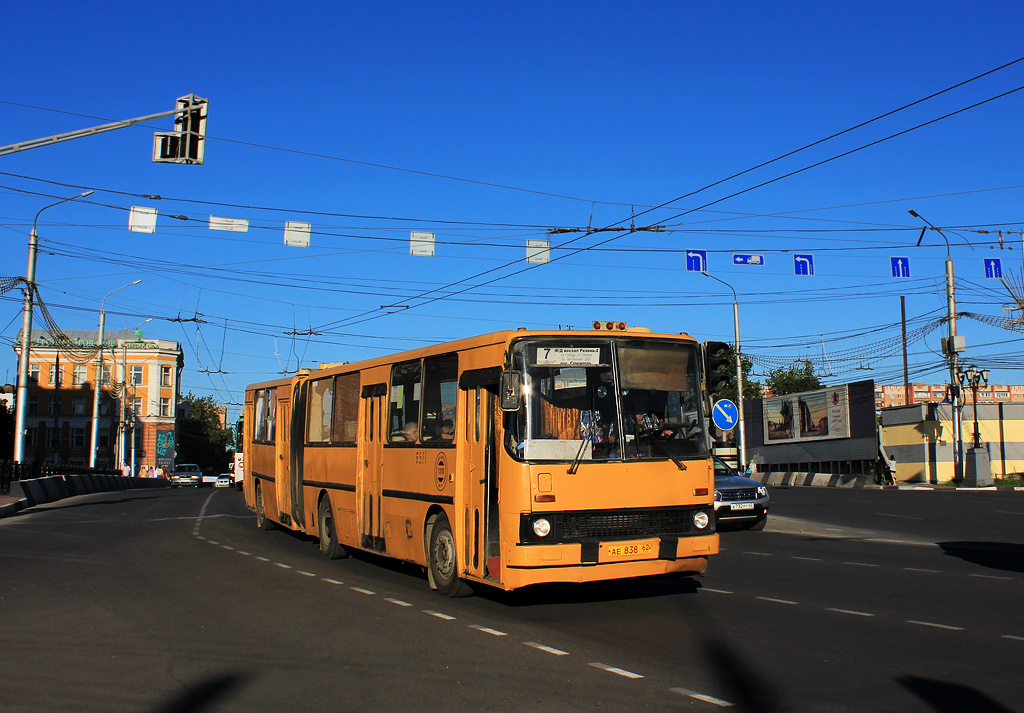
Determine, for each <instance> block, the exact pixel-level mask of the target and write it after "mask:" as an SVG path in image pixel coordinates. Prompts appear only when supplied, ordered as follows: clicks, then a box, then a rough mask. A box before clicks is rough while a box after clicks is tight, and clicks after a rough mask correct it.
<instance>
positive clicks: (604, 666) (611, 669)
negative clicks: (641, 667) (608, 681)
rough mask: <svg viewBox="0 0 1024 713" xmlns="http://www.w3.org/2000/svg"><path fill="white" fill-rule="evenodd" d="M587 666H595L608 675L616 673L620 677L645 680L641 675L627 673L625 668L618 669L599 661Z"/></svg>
mask: <svg viewBox="0 0 1024 713" xmlns="http://www.w3.org/2000/svg"><path fill="white" fill-rule="evenodd" d="M587 665H588V666H593V667H594V668H599V669H601V670H602V671H607V672H608V673H615V674H618V675H619V676H625V677H626V678H643V676H641V675H640V674H639V673H633V672H632V671H627V670H626V669H624V668H616V667H615V666H609V665H608V664H605V663H599V662H597V661H595V662H594V663H591V664H587Z"/></svg>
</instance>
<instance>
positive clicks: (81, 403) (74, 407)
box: [71, 396, 88, 416]
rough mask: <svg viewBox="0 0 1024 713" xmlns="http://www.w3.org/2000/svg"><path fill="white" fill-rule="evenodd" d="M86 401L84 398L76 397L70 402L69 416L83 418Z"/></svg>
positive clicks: (86, 405) (86, 406)
mask: <svg viewBox="0 0 1024 713" xmlns="http://www.w3.org/2000/svg"><path fill="white" fill-rule="evenodd" d="M86 408H88V401H87V399H86V398H85V397H84V396H76V397H75V398H74V400H73V401H72V402H71V414H72V415H73V416H85V415H86Z"/></svg>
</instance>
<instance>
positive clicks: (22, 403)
mask: <svg viewBox="0 0 1024 713" xmlns="http://www.w3.org/2000/svg"><path fill="white" fill-rule="evenodd" d="M91 195H92V191H84V192H83V193H79V194H77V195H74V196H71V197H70V198H64V199H63V200H59V201H57V202H56V203H51V204H50V205H48V206H44V207H43V208H41V209H40V210H39V212H38V213H36V217H35V220H33V221H32V233H31V234H30V235H29V240H28V269H27V271H26V273H25V303H24V307H23V308H22V314H21V358H20V360H19V361H18V400H17V403H16V405H15V411H14V460H15V461H17V462H18V463H22V462H24V461H25V419H26V416H27V415H28V361H29V344H30V343H31V341H32V290H33V289H35V285H36V256H37V254H38V253H39V234H38V233H37V232H36V226H37V225H38V224H39V216H40V215H42V213H43V211H44V210H48V209H50V208H53V207H54V206H58V205H60V204H61V203H67V202H68V201H73V200H75V199H76V198H85V197H86V196H91Z"/></svg>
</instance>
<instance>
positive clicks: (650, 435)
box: [640, 429, 686, 470]
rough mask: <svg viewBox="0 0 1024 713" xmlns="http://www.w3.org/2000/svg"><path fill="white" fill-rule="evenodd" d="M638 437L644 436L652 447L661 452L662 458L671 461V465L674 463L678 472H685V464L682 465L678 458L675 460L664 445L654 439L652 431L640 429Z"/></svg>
mask: <svg viewBox="0 0 1024 713" xmlns="http://www.w3.org/2000/svg"><path fill="white" fill-rule="evenodd" d="M640 435H641V436H644V437H645V438H646V439H647V440H648V441H650V442H651V443H652V444H653V445H654V446H656V447H657V449H658V450H659V451H661V453H662V454H663V455H664V456H666V457H667V458H668V459H669V460H671V461H672V462H673V463H675V464H676V467H677V468H679V470H686V464H685V463H683V462H682V461H681V460H679V459H678V458H676V457H675V456H674V455H672V453H671V452H670V451H669V450H668V448H666V447H665V445H664V444H663V443H662V442H661V441H660V440H659V439H658V438H656V437H655V436H654V431H653V430H649V429H641V430H640Z"/></svg>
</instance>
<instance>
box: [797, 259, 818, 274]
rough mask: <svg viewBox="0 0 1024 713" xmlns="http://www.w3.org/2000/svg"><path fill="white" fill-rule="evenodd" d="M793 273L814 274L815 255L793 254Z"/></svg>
mask: <svg viewBox="0 0 1024 713" xmlns="http://www.w3.org/2000/svg"><path fill="white" fill-rule="evenodd" d="M793 274H794V275H813V274H814V256H813V255H807V254H804V255H800V254H796V255H793Z"/></svg>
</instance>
